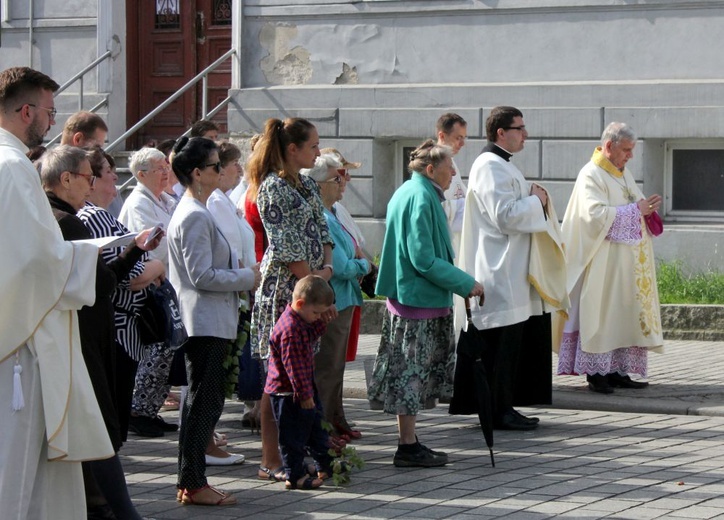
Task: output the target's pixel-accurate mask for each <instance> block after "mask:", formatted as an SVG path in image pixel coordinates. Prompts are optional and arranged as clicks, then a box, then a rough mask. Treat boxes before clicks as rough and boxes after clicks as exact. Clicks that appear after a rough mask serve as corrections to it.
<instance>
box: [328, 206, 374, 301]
mask: <svg viewBox="0 0 724 520" xmlns="http://www.w3.org/2000/svg"><path fill="white" fill-rule="evenodd" d="M324 218H326V219H327V227H329V234H330V235H331V237H332V239H333V240H334V249H332V268H333V269H334V276H332V279H331V280H330V281H329V284H330V285H331V286H332V289H334V295H335V300H334V304H335V306H336V307H337V310H338V311H342V310H344V309H346V308H347V307H350V306H351V305H362V290H361V289H360V287H359V282H358V281H357V278H358V277H359V276H364V275H365V274H367V271H369V264H368V263H367V260H364V259H361V258H355V257H354V254H355V250H354V242H352V237H351V236H350V234H349V233H347V231H345V230H344V228H343V227H342V224H341V223H340V222H339V220H338V219H337V217H336V216H335V215H334V214H332V212H331V211H329V210H328V209H327V208H324Z"/></svg>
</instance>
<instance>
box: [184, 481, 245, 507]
mask: <svg viewBox="0 0 724 520" xmlns="http://www.w3.org/2000/svg"><path fill="white" fill-rule="evenodd" d="M207 489H210V490H211V491H213V492H214V493H215V494H216V495H217V496H214V497H213V499H212V500H211V501H209V502H202V501H201V500H200V497H199V498H194V497H195V496H196V495H198V494H199V493H202V492H203V491H205V490H207ZM217 497H218V500H217ZM181 503H182V504H184V505H191V506H232V505H234V504H236V498H234V497H233V496H232V495H229V494H227V493H224V492H223V491H220V490H218V489H216V488H213V487H211V486H209V485H208V484H207V485H205V486H204V487H200V488H198V489H187V490H185V491H184V492H183V496H182V497H181Z"/></svg>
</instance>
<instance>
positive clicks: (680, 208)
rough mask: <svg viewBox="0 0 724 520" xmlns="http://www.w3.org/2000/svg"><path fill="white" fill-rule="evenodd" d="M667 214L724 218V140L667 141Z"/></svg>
mask: <svg viewBox="0 0 724 520" xmlns="http://www.w3.org/2000/svg"><path fill="white" fill-rule="evenodd" d="M666 165H667V166H666V215H667V216H669V217H671V218H672V219H673V220H702V219H706V220H724V140H680V141H669V142H667V143H666Z"/></svg>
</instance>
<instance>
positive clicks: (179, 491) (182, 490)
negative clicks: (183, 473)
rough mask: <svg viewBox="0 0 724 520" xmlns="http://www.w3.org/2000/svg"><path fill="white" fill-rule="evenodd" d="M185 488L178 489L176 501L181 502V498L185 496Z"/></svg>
mask: <svg viewBox="0 0 724 520" xmlns="http://www.w3.org/2000/svg"><path fill="white" fill-rule="evenodd" d="M184 491H185V490H184V489H181V488H179V489H178V491H176V502H181V500H182V499H183V497H184Z"/></svg>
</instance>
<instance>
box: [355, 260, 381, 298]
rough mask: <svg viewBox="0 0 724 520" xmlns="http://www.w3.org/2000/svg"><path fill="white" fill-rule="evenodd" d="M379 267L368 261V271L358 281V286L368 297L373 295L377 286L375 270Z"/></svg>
mask: <svg viewBox="0 0 724 520" xmlns="http://www.w3.org/2000/svg"><path fill="white" fill-rule="evenodd" d="M378 271H379V268H378V267H377V266H376V265H375V264H373V263H372V262H370V272H369V273H367V274H366V275H364V276H363V277H362V278H361V279H360V281H359V286H360V289H362V292H364V293H365V294H366V295H367V296H368V297H370V298H374V297H375V287H376V286H377V272H378Z"/></svg>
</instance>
